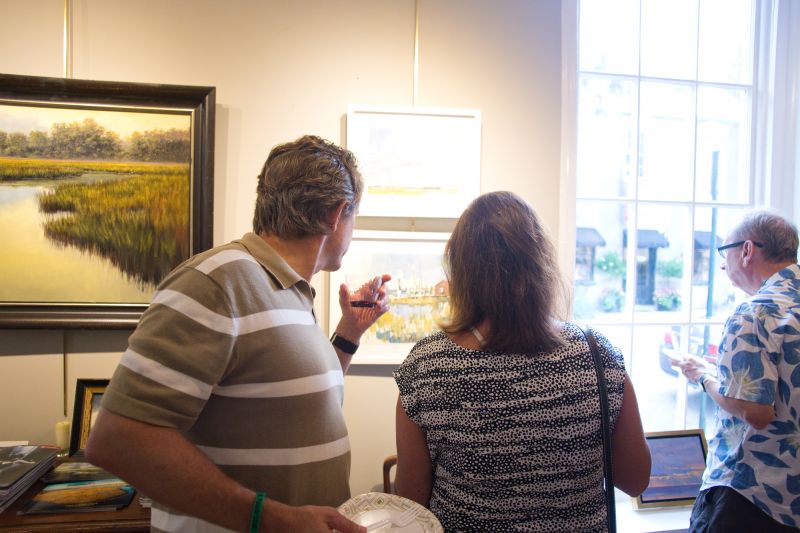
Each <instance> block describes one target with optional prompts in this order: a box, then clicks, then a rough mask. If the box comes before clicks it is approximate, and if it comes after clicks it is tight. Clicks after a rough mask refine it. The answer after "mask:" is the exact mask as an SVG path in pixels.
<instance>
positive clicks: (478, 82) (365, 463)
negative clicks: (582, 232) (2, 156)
mask: <svg viewBox="0 0 800 533" xmlns="http://www.w3.org/2000/svg"><path fill="white" fill-rule="evenodd" d="M63 13H64V2H63V0H26V1H24V2H22V1H18V0H0V72H3V73H7V74H28V75H37V76H55V77H58V76H62V75H63V73H64V66H63V59H62V58H63V49H62V40H63V35H62V29H63ZM418 17H419V78H418V85H419V92H418V96H417V99H416V101H414V100H413V96H414V91H413V82H414V68H413V66H414V28H415V1H414V0H304V1H294V2H285V1H280V0H228V1H225V2H220V1H216V0H137V1H136V2H130V1H127V0H126V1H122V0H73V32H72V37H73V54H72V69H73V70H72V74H73V77H74V78H81V79H97V80H116V81H131V82H149V83H174V84H184V85H211V86H215V87H216V88H217V108H216V121H217V123H216V153H215V156H216V163H215V186H214V195H215V211H214V243H215V244H221V243H223V242H227V241H229V240H231V239H234V238H237V237H239V236H241V235H242V234H243V233H245V232H247V231H249V229H250V221H251V213H252V208H253V202H254V199H255V177H256V175H257V173H258V171H259V170H260V168H261V165H262V164H263V161H264V159H265V157H266V155H267V153H268V151H269V149H270V148H271V147H272V146H273V145H275V144H277V143H280V142H284V141H287V140H291V139H294V138H296V137H298V136H300V135H302V134H304V133H314V134H317V135H321V136H323V137H326V138H329V139H331V140H333V141H335V142H343V141H344V114H345V112H346V109H347V105H348V104H351V103H359V104H381V105H412V104H415V105H419V106H425V107H464V108H477V109H480V110H481V111H482V118H483V131H482V143H483V147H482V154H481V161H482V163H481V175H482V178H481V182H482V184H481V188H482V190H483V191H490V190H499V189H510V190H513V191H515V192H517V193H518V194H520V195H522V196H523V197H525V198H526V199H528V200H529V201H530V202H531V203H532V204H533V205H534V207H535V208H536V209H537V210H538V212H539V213H540V214H541V216H542V218H543V220H544V222H545V224H547V226H548V227H549V228H550V229H551V230H552V232H553V235H554V237H555V236H556V231H557V229H558V217H559V212H558V206H559V190H558V186H559V184H558V180H559V178H558V176H559V162H560V156H559V152H560V144H559V143H560V108H561V102H560V98H561V85H560V68H561V57H560V43H561V6H560V3H559V2H554V1H551V0H491V1H489V0H419V1H418ZM0 231H5V229H0ZM318 278H319V279H315V280H314V281H315V284H316V285H317V286H318V287H319V288H320V289H321V291H320V295H324V294H325V289H326V286H327V283H326V279H325V277H324V276H318ZM0 282H2V281H0ZM324 301H325V298H324V297H322V298H320V302H318V303H319V305H318V307H319V308H320V312H321V314H322V315H323V317H324V307H325V306H324ZM324 325H325V322H324V321H323V326H324ZM129 333H130V332H129V331H118V332H93V331H67V332H62V331H54V332H41V331H11V330H7V331H0V405H3V409H2V411H0V440H10V439H30V440H32V441H35V442H41V441H42V440H46V439H51V434H52V428H53V424H54V423H55V421H56V420H58V419H59V418H62V417H63V416H64V415H63V412H62V410H63V408H64V402H65V401H66V405H67V407H68V408H70V409H71V401H72V400H71V398H72V395H73V394H74V380H75V379H77V378H78V377H106V376H108V375H110V369H111V368H113V366H114V365H115V364H116V362H117V361H118V359H119V355H120V354H121V352H122V351H123V350H124V348H125V343H126V339H127V336H128V335H129ZM64 354H66V355H64ZM64 360H66V369H67V370H66V382H67V383H68V384H70V390H69V391H68V394H67V397H66V399H61V400H60V401H58V399H59V398H61V397H63V396H64V395H63V390H62V389H60V388H59V387H60V386H61V385H60V384H61V383H62V381H63V376H62V373H63V371H64V370H63V368H64V367H63V366H62V365H63V362H64ZM392 370H393V368H391V367H387V366H356V367H353V368H352V369H351V372H350V375H349V376H348V377H347V379H346V393H345V394H346V398H345V414H346V416H347V419H348V426H349V429H350V434H351V440H352V449H353V467H352V476H351V485H352V490H353V493H354V494H356V493H360V492H365V491H368V490H370V489H371V488H372V487H373V486H374V485H376V484H377V483H379V482H380V476H381V473H380V467H381V463H382V461H383V458H384V457H386V456H387V455H389V454H391V453H394V404H395V400H396V394H397V390H396V387H395V385H394V382H393V380H392V379H391V377H390V376H391V371H392ZM56 404H57V408H56V407H53V406H54V405H56ZM9 405H16V406H18V409H12V408H9V407H8V406H9ZM42 405H46V406H47V407H46V408H42V407H41V406H42ZM37 406H39V407H37Z"/></svg>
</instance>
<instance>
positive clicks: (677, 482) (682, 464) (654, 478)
mask: <svg viewBox="0 0 800 533" xmlns="http://www.w3.org/2000/svg"><path fill="white" fill-rule="evenodd" d="M645 438H646V439H647V445H648V447H649V448H650V456H651V457H652V467H651V470H650V484H649V485H648V487H647V489H645V491H644V492H643V493H642V494H640V495H639V496H638V497H636V498H633V507H634V509H647V508H652V507H676V506H689V505H693V504H694V500H695V498H696V497H697V495H698V493H699V492H700V485H702V483H703V471H704V470H705V468H706V454H707V453H708V445H707V443H706V437H705V434H704V433H703V430H702V429H682V430H676V431H658V432H651V433H645Z"/></svg>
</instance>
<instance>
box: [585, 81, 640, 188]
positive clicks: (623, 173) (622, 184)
mask: <svg viewBox="0 0 800 533" xmlns="http://www.w3.org/2000/svg"><path fill="white" fill-rule="evenodd" d="M578 123H579V124H580V127H579V128H578V168H577V185H576V186H577V193H578V197H587V196H591V197H595V198H626V197H631V196H632V195H633V186H632V184H633V179H634V176H635V172H636V166H635V165H636V156H635V154H636V83H635V82H633V81H630V80H626V79H622V78H609V77H600V76H591V75H583V76H581V78H580V91H579V95H578Z"/></svg>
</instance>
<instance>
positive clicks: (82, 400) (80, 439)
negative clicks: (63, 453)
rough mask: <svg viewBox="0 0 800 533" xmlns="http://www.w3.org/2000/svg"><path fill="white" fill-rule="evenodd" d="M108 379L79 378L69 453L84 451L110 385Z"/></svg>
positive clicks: (76, 387)
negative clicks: (101, 401) (101, 402)
mask: <svg viewBox="0 0 800 533" xmlns="http://www.w3.org/2000/svg"><path fill="white" fill-rule="evenodd" d="M109 381H110V380H108V379H79V380H78V382H77V384H76V386H75V408H74V409H73V412H72V431H71V433H70V441H69V454H70V455H74V454H76V453H78V452H82V451H83V449H84V448H85V447H86V443H87V442H88V440H89V430H90V429H91V428H92V424H93V423H94V419H95V417H96V416H97V412H98V411H99V409H100V400H102V398H103V394H104V393H105V392H106V387H108V383H109Z"/></svg>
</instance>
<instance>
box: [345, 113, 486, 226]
mask: <svg viewBox="0 0 800 533" xmlns="http://www.w3.org/2000/svg"><path fill="white" fill-rule="evenodd" d="M347 148H348V149H349V150H350V151H352V152H353V153H354V154H355V156H356V158H358V164H359V168H360V169H361V173H362V175H363V176H364V181H365V183H366V187H365V190H364V195H363V198H362V200H361V207H360V210H359V214H360V215H364V216H377V217H411V218H415V217H436V218H458V217H459V216H460V215H461V212H462V211H463V210H464V208H465V207H467V205H468V204H469V202H471V201H472V200H473V199H474V198H475V197H476V196H478V195H479V194H480V189H481V112H480V110H477V109H447V108H425V107H384V106H366V105H350V106H349V107H348V110H347Z"/></svg>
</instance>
